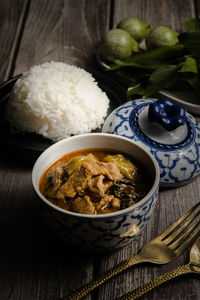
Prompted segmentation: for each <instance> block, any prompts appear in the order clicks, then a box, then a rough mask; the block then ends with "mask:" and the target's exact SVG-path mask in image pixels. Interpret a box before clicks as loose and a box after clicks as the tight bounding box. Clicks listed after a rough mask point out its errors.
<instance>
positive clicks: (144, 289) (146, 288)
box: [117, 264, 193, 300]
mask: <svg viewBox="0 0 200 300" xmlns="http://www.w3.org/2000/svg"><path fill="white" fill-rule="evenodd" d="M191 272H193V270H192V269H191V265H190V264H187V265H182V266H179V267H177V268H175V269H173V270H172V271H170V272H167V273H164V274H163V275H161V276H159V277H156V278H155V279H153V280H151V281H149V282H147V283H146V284H144V285H142V286H140V287H139V288H137V289H135V290H133V291H131V292H129V293H127V294H126V295H123V296H121V297H120V298H118V299H117V300H134V299H138V298H140V297H141V296H143V295H144V294H147V293H148V292H150V291H151V290H153V289H154V288H155V287H157V286H159V285H161V284H162V283H164V282H166V281H168V280H171V279H173V278H175V277H178V276H180V275H182V274H186V273H191Z"/></svg>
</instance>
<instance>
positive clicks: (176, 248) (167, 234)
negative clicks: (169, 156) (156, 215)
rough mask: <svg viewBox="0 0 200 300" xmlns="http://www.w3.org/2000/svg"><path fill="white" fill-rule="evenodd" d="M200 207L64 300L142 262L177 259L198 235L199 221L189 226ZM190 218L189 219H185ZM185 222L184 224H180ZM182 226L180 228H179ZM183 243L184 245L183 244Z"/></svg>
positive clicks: (77, 296) (80, 295)
mask: <svg viewBox="0 0 200 300" xmlns="http://www.w3.org/2000/svg"><path fill="white" fill-rule="evenodd" d="M199 207H200V202H198V203H197V204H196V205H195V206H194V207H192V208H191V209H190V210H189V211H188V212H186V213H185V214H184V215H183V216H182V217H181V218H180V219H178V220H177V221H176V222H175V223H173V224H172V225H171V226H170V227H169V228H167V229H166V230H165V231H164V232H163V233H162V234H161V235H160V236H158V237H156V238H155V239H153V240H151V241H150V242H149V243H147V244H146V245H144V246H143V247H142V249H141V251H140V252H139V253H138V254H137V255H135V256H131V257H130V258H128V259H126V260H124V261H123V262H121V263H120V264H118V265H117V266H115V267H114V268H112V269H111V270H109V271H107V272H106V273H104V274H102V275H100V276H98V277H97V278H96V279H94V280H92V281H91V282H89V283H87V284H86V285H84V286H83V287H81V288H79V289H78V290H77V291H75V292H73V293H72V294H70V295H68V296H67V297H65V298H64V299H65V300H79V299H82V298H83V297H84V296H86V295H87V294H89V293H90V292H91V291H93V290H94V289H95V288H96V287H98V286H100V285H101V284H103V283H104V282H106V281H107V280H109V279H110V278H112V277H114V276H115V275H117V274H119V273H120V272H122V271H123V270H125V269H127V268H129V267H131V266H133V265H136V264H139V263H143V262H151V263H155V264H166V263H169V262H170V261H172V260H173V259H175V258H176V257H178V256H179V255H181V254H182V253H183V251H184V250H186V249H187V248H188V247H189V246H190V245H191V244H192V243H193V242H194V241H195V240H196V239H197V237H198V236H199V235H200V230H198V231H197V232H194V230H195V229H196V228H197V227H198V226H199V225H200V221H198V222H197V223H196V224H193V225H191V226H190V227H189V225H190V224H191V223H192V222H193V221H194V220H195V219H196V217H197V216H198V215H200V210H199V211H198V212H197V213H196V214H195V215H194V216H191V215H192V213H193V212H194V211H195V210H196V209H197V208H199ZM189 216H190V218H189V219H187V218H188V217H189ZM184 221H185V223H184V224H182V223H183V222H184ZM180 224H182V225H181V226H179V225H180ZM183 241H184V243H183Z"/></svg>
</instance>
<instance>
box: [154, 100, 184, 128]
mask: <svg viewBox="0 0 200 300" xmlns="http://www.w3.org/2000/svg"><path fill="white" fill-rule="evenodd" d="M148 119H149V121H150V122H154V123H158V124H160V125H161V126H162V127H163V128H164V129H165V130H167V131H172V130H174V129H176V128H177V127H179V126H181V125H184V124H185V120H186V116H185V109H184V108H182V107H180V106H179V105H177V104H175V103H173V102H172V101H170V100H169V99H167V98H161V99H159V100H157V101H156V102H154V103H151V104H150V105H149V111H148Z"/></svg>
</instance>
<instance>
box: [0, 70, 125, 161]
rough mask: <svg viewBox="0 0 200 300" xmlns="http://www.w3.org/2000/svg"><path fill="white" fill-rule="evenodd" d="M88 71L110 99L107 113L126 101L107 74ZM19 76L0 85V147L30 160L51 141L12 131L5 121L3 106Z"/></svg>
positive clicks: (116, 83) (123, 94)
mask: <svg viewBox="0 0 200 300" xmlns="http://www.w3.org/2000/svg"><path fill="white" fill-rule="evenodd" d="M89 72H90V73H92V75H93V77H94V78H95V79H96V81H97V83H98V86H99V87H100V88H101V89H102V90H103V91H104V92H106V94H107V96H108V98H109V99H110V107H109V110H108V114H107V115H109V114H110V113H111V112H112V111H113V110H114V109H115V108H116V107H118V106H119V105H121V104H122V103H123V102H125V101H126V91H125V90H124V89H123V88H122V87H121V85H120V84H119V83H118V82H116V81H115V80H113V79H112V78H110V77H109V76H107V75H105V74H102V73H100V72H97V71H89ZM20 77H21V75H17V76H15V77H13V78H11V79H10V80H8V81H6V82H3V83H2V84H1V85H0V140H1V148H2V147H3V148H4V149H5V150H6V151H5V152H6V153H9V150H11V152H15V153H16V152H17V153H18V155H19V158H22V159H23V160H27V159H28V160H30V159H36V158H37V157H38V156H39V155H40V154H41V153H42V152H43V151H44V150H46V149H47V148H48V147H49V146H51V145H52V144H53V142H52V141H51V140H49V139H46V138H44V137H42V136H40V135H38V134H34V133H21V132H20V133H19V132H12V131H11V130H10V126H9V124H8V123H6V122H5V118H4V114H5V107H6V104H7V103H8V101H9V97H10V94H11V91H12V88H13V86H14V84H15V82H16V81H17V80H18V79H19V78H20ZM98 131H101V129H100V130H96V132H98Z"/></svg>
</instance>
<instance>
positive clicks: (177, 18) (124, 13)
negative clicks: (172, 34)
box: [113, 0, 195, 31]
mask: <svg viewBox="0 0 200 300" xmlns="http://www.w3.org/2000/svg"><path fill="white" fill-rule="evenodd" d="M129 16H135V17H138V18H142V19H143V20H145V21H146V22H147V23H149V24H150V25H151V26H153V27H155V26H161V25H162V26H169V27H171V28H172V29H174V30H177V31H181V29H182V22H183V20H184V19H185V18H187V17H195V3H194V1H193V0H189V1H184V0H177V1H174V0H165V1H159V0H151V1H148V0H143V1H139V0H124V1H123V0H115V7H114V16H113V24H114V26H115V25H116V24H117V23H118V22H119V21H120V20H122V19H123V18H126V17H129Z"/></svg>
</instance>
